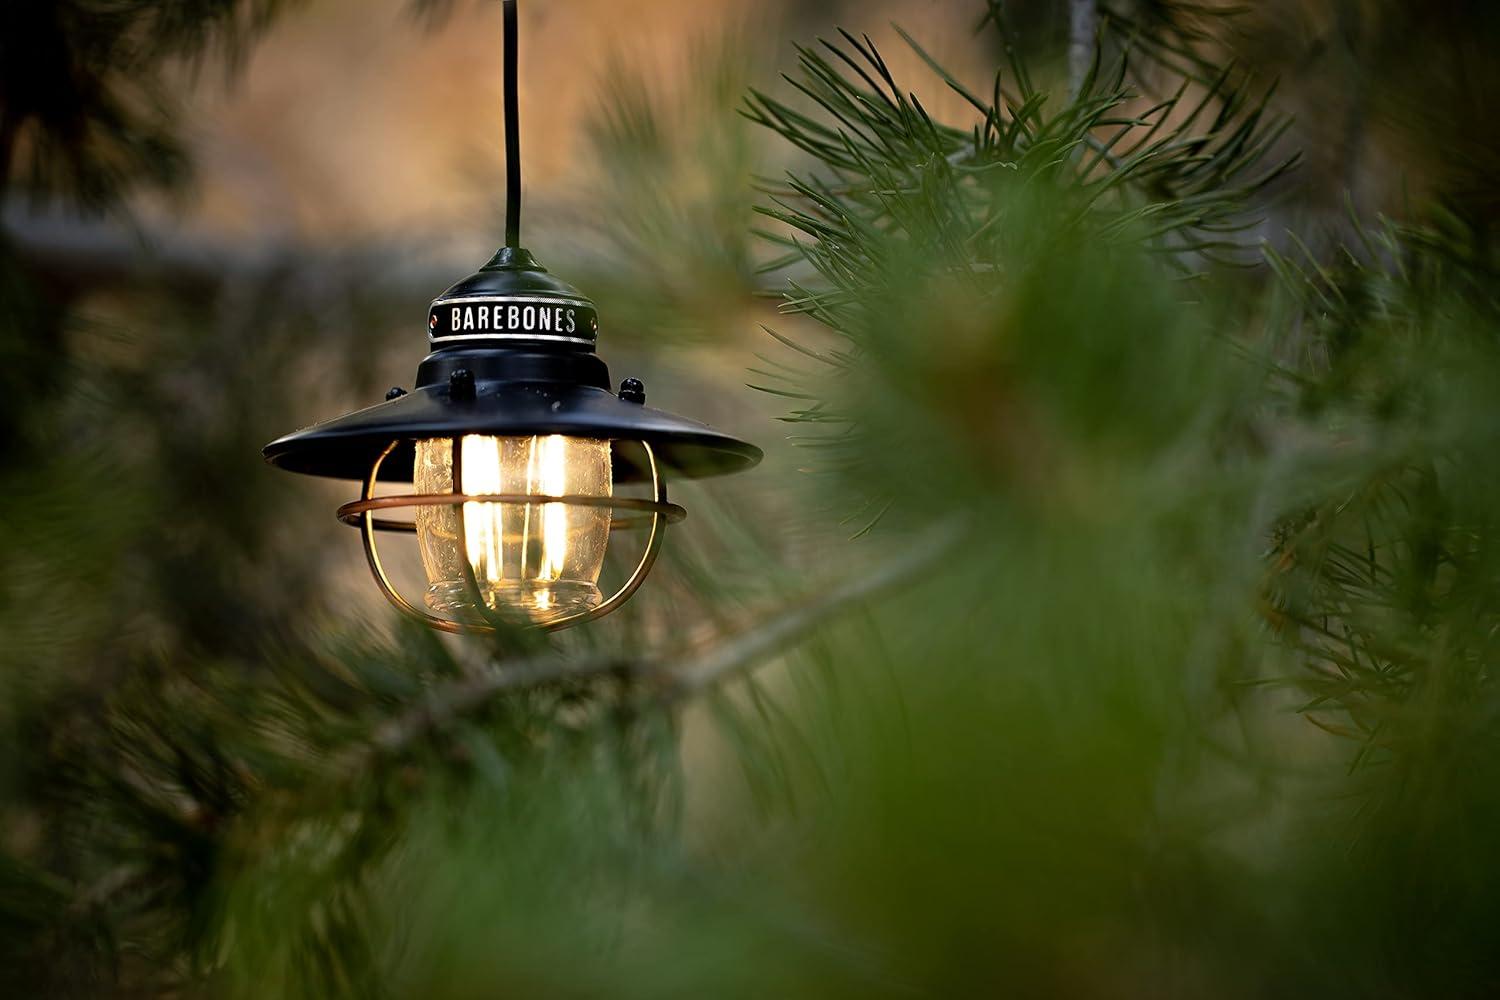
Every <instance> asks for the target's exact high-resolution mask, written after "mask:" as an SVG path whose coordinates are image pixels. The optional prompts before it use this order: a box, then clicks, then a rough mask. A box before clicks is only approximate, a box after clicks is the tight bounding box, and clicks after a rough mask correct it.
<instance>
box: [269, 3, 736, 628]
mask: <svg viewBox="0 0 1500 1000" xmlns="http://www.w3.org/2000/svg"><path fill="white" fill-rule="evenodd" d="M504 9H505V28H506V37H505V71H506V78H505V84H506V95H505V97H506V151H507V157H506V161H507V168H508V169H507V174H508V184H507V204H506V207H507V212H506V218H507V226H506V230H507V233H506V236H507V239H506V246H505V247H504V248H502V249H501V250H500V251H499V252H497V253H496V254H495V256H494V257H493V258H492V259H491V260H490V261H489V263H487V264H485V265H484V267H482V268H480V269H479V271H477V272H476V273H474V274H472V275H470V276H469V277H467V278H465V279H463V280H462V281H460V282H458V283H457V284H455V285H453V286H452V287H451V288H449V289H448V290H447V291H445V292H443V293H442V295H440V296H438V298H437V299H436V300H435V301H434V302H433V303H432V306H431V308H430V309H429V311H428V316H427V336H428V341H429V349H430V353H429V354H428V355H427V357H426V358H425V359H424V360H423V361H422V363H421V364H420V365H419V366H418V368H417V377H416V383H415V387H414V388H413V389H412V391H411V392H406V391H404V390H402V389H399V388H398V389H392V390H391V391H390V392H389V393H388V394H387V395H386V400H385V402H383V403H380V404H377V405H375V406H371V407H368V408H367V409H363V410H359V411H357V412H355V413H350V414H347V415H346V416H342V417H337V418H335V419H333V420H329V421H325V422H323V423H319V424H315V425H313V426H312V427H309V428H306V429H304V430H300V431H296V432H295V433H292V434H288V435H286V436H285V437H282V438H278V439H277V440H275V441H273V442H271V443H270V444H268V445H266V447H265V449H264V454H265V457H266V460H267V461H269V462H270V463H271V464H272V465H275V466H277V467H279V468H282V469H286V470H288V471H290V472H301V473H305V474H308V475H315V476H330V477H334V478H340V479H357V480H360V481H361V482H362V484H363V486H362V489H361V491H360V496H359V497H358V498H356V499H355V500H352V501H350V502H349V503H346V504H344V505H343V506H342V507H340V508H339V510H338V516H339V519H340V520H342V521H343V522H344V523H346V524H349V525H353V526H355V527H357V528H359V529H360V533H361V536H362V538H363V541H364V548H365V555H366V557H367V559H368V561H369V564H370V570H371V572H372V574H373V575H374V577H375V581H376V583H377V584H378V586H379V587H380V589H381V591H382V592H383V593H384V594H385V596H386V597H387V598H388V599H389V600H390V601H391V603H393V604H394V605H395V606H396V607H397V608H399V609H401V610H402V611H403V612H405V613H406V614H408V615H410V616H411V617H413V618H416V619H418V620H420V621H423V622H425V623H426V624H428V625H431V626H433V627H434V628H438V629H442V630H444V631H449V632H458V631H479V632H485V631H491V630H493V628H494V627H495V626H496V625H497V624H499V623H500V621H502V620H511V621H514V620H517V619H521V618H524V619H525V620H528V621H530V622H531V623H532V624H534V625H537V626H539V627H541V628H545V629H557V628H563V627H566V626H568V625H573V624H577V623H579V622H584V621H590V620H592V619H594V618H598V617H600V616H602V615H605V614H607V613H609V612H610V611H613V610H614V609H615V608H617V607H619V606H620V605H621V604H623V603H624V602H625V601H626V600H627V599H629V597H630V595H631V594H633V593H634V592H635V590H636V589H637V588H638V587H639V586H640V585H641V582H642V581H643V580H644V579H645V577H646V574H647V573H648V572H649V571H650V569H651V565H652V563H653V562H654V561H655V559H656V555H657V552H658V551H659V550H660V548H661V544H662V537H663V533H664V532H665V529H666V526H667V524H669V523H672V522H676V521H680V520H681V519H682V518H683V517H684V516H686V512H685V511H684V510H683V509H682V508H681V507H679V506H678V505H676V504H674V503H671V502H669V501H668V500H667V485H666V480H667V477H668V476H669V475H671V476H680V477H685V478H697V477H702V476H712V475H719V474H722V473H727V472H736V471H739V470H741V469H746V468H749V467H750V466H752V465H754V464H755V463H756V462H758V461H760V457H761V452H760V449H758V448H756V447H755V446H754V445H752V444H748V443H746V442H744V441H740V440H738V439H736V438H734V437H731V436H729V435H727V434H723V433H721V432H719V431H716V430H713V429H712V428H710V427H707V426H704V425H703V424H700V423H697V422H696V421H692V420H688V419H685V418H683V417H678V416H674V415H672V414H670V413H665V412H662V411H660V410H654V409H651V408H649V407H647V406H646V405H645V402H646V393H645V387H644V386H643V385H642V384H641V382H640V381H639V380H637V379H632V378H627V379H625V380H624V381H623V382H621V383H620V388H619V391H618V393H616V392H613V391H611V389H610V385H611V383H610V378H609V370H608V368H607V367H606V366H605V364H604V362H603V360H601V359H600V358H599V356H598V355H597V354H595V353H594V347H595V340H596V337H597V334H598V327H599V324H598V317H597V313H596V312H595V309H594V303H593V302H591V301H589V299H587V298H586V297H584V296H583V295H582V294H581V293H579V292H578V290H577V289H575V288H573V287H572V286H571V285H569V284H567V283H566V282H563V281H560V280H558V279H557V278H556V277H554V276H553V275H551V274H549V273H548V272H547V270H546V268H544V267H542V266H541V265H540V264H539V263H538V262H537V261H536V259H535V258H534V257H533V256H532V255H531V254H530V253H529V252H528V251H526V250H524V249H522V248H521V247H520V241H519V229H520V226H519V219H520V160H519V156H518V147H519V138H518V134H517V133H518V129H517V114H516V104H517V100H516V79H515V77H516V23H515V3H514V0H506V3H505V5H504ZM382 482H410V483H412V489H411V491H410V492H403V493H400V494H396V495H382V496H377V495H376V485H377V484H378V483H382ZM630 483H642V484H646V485H648V487H649V491H650V492H649V494H648V495H647V496H645V497H630V496H621V495H618V494H617V492H616V490H617V487H620V486H622V485H626V484H630ZM398 508H409V509H411V510H412V512H413V516H412V520H410V521H402V520H392V519H389V518H387V517H383V516H381V515H382V513H383V512H387V511H391V510H394V509H398ZM627 528H639V529H643V530H644V531H645V532H646V535H645V541H644V543H643V546H642V554H641V557H640V560H639V562H638V563H637V564H636V567H635V570H634V571H633V572H632V573H631V574H630V575H629V577H627V579H626V580H625V582H624V583H623V584H622V585H621V586H620V587H619V588H618V589H617V590H615V591H614V593H613V594H612V595H611V596H609V597H607V598H606V597H604V596H603V595H602V593H601V591H600V590H599V586H598V584H599V575H600V570H601V567H602V566H603V562H604V554H605V551H606V549H607V548H608V546H609V545H610V544H611V542H612V537H613V535H614V533H615V532H616V531H619V530H623V529H627ZM380 531H403V532H409V533H414V534H415V535H416V541H417V546H418V549H419V550H420V554H421V557H422V565H423V568H424V570H425V571H426V575H427V583H428V586H427V591H426V594H425V595H424V596H423V597H422V598H421V599H420V600H419V601H415V602H414V601H411V600H408V599H407V598H406V597H405V596H403V595H402V594H401V593H400V592H399V591H398V589H397V588H396V586H395V585H394V584H393V583H392V581H391V579H390V577H389V576H388V574H387V573H386V570H385V566H384V563H383V562H382V560H381V556H380V550H379V547H378V544H377V535H376V533H377V532H380Z"/></svg>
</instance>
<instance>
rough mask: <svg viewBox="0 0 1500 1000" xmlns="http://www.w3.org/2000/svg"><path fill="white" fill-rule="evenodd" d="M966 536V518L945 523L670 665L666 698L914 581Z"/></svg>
mask: <svg viewBox="0 0 1500 1000" xmlns="http://www.w3.org/2000/svg"><path fill="white" fill-rule="evenodd" d="M961 536H962V530H961V523H960V522H957V521H949V522H944V523H942V524H939V525H937V526H936V527H934V528H932V529H930V530H928V531H927V532H926V533H924V534H923V535H922V536H921V537H920V538H919V539H918V540H917V541H916V542H915V543H913V544H912V545H911V547H910V548H908V549H907V550H906V551H905V552H903V553H902V554H901V555H899V556H897V557H896V558H894V559H892V560H891V561H890V562H887V563H885V564H884V565H882V566H879V567H876V568H875V569H874V570H872V571H871V572H869V573H866V574H864V575H862V576H860V577H859V578H857V579H854V580H850V581H849V582H847V583H844V584H842V585H841V586H838V587H834V588H833V589H832V590H828V591H826V592H825V593H824V594H823V596H822V597H820V598H818V599H817V600H813V601H803V602H798V603H796V604H793V605H792V606H791V607H790V608H789V609H788V610H787V611H785V612H783V613H782V614H780V615H778V616H776V617H775V618H772V619H770V620H769V621H765V622H762V623H760V624H758V625H756V626H755V627H754V628H752V629H748V630H746V631H745V632H742V633H740V634H739V635H737V636H735V637H733V638H731V639H728V640H726V641H724V642H721V643H718V644H716V645H714V646H712V647H710V648H709V649H708V650H706V651H705V652H704V653H702V654H700V655H699V656H696V657H693V658H691V659H688V660H684V661H680V662H678V663H677V664H675V665H673V666H671V667H668V668H666V669H665V670H664V671H663V673H664V675H665V676H666V678H667V680H668V686H667V688H666V692H665V695H666V698H667V699H668V700H675V699H680V698H685V697H688V696H690V695H693V694H696V693H698V692H699V691H702V690H703V689H704V688H707V687H710V686H712V685H714V684H716V683H718V682H719V681H721V680H723V679H724V678H725V677H727V676H728V675H730V674H732V673H734V672H735V671H737V670H742V669H744V668H746V667H749V666H752V665H754V664H756V663H759V662H760V661H762V660H764V659H766V658H767V657H770V656H773V655H775V654H776V653H779V652H781V651H782V650H783V649H785V648H786V647H787V646H789V645H791V644H792V643H793V642H795V641H796V640H797V639H800V638H801V637H802V636H804V635H806V634H807V633H808V632H810V631H812V630H813V629H814V628H816V627H817V626H818V625H821V624H822V623H823V622H825V621H827V620H828V619H830V618H832V617H834V616H835V615H837V614H839V613H840V612H842V611H844V610H846V609H847V608H848V607H849V606H850V605H853V604H857V603H859V602H861V601H867V600H869V599H871V598H873V597H876V596H879V595H880V594H881V593H883V592H885V591H887V590H891V589H894V588H895V587H897V586H900V585H901V584H904V583H907V582H909V581H910V580H912V579H913V578H914V577H916V576H917V575H919V574H920V573H921V572H922V571H923V570H925V569H927V568H929V567H930V566H932V565H933V564H934V563H935V562H937V560H938V558H939V557H941V556H942V555H943V554H944V553H946V552H948V551H949V550H950V549H952V548H953V546H954V545H955V544H956V543H957V542H958V540H959V538H960V537H961Z"/></svg>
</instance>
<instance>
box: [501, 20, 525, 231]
mask: <svg viewBox="0 0 1500 1000" xmlns="http://www.w3.org/2000/svg"><path fill="white" fill-rule="evenodd" d="M504 2H505V245H506V246H508V247H510V248H511V249H513V250H516V249H520V246H521V110H520V99H519V98H518V96H517V94H516V61H517V60H516V35H517V31H516V0H504Z"/></svg>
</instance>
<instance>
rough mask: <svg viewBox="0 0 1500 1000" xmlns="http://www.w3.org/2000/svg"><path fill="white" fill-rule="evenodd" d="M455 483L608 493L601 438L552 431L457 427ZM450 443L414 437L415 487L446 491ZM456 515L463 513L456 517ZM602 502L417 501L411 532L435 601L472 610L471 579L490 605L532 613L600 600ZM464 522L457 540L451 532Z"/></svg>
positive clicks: (493, 489)
mask: <svg viewBox="0 0 1500 1000" xmlns="http://www.w3.org/2000/svg"><path fill="white" fill-rule="evenodd" d="M459 449H460V451H459V455H460V458H461V479H462V481H461V483H460V489H459V491H458V492H461V493H463V494H466V495H468V496H483V495H502V494H503V495H511V496H522V495H524V496H531V497H538V498H541V497H565V496H586V497H607V496H610V495H611V493H612V490H613V482H612V479H611V474H610V446H609V442H608V441H602V440H598V439H594V438H574V437H566V436H564V435H560V434H550V435H545V436H535V437H509V438H502V437H490V436H486V435H477V434H470V435H465V436H464V437H462V438H461V439H460V441H459ZM452 457H453V443H452V441H451V440H450V439H448V438H430V439H427V440H424V441H418V442H417V454H416V467H415V471H414V475H413V479H414V480H415V486H416V488H417V491H418V492H420V493H447V492H452V484H453V460H452ZM460 517H461V518H462V520H461V521H460ZM609 525H610V510H609V508H608V507H590V506H581V505H576V504H568V503H548V502H544V501H542V500H540V499H538V500H537V501H531V502H501V503H497V502H493V501H484V500H470V501H465V502H464V503H463V504H462V505H461V511H460V510H456V509H455V508H454V507H453V506H451V505H434V506H424V507H419V508H417V524H416V527H417V539H418V542H419V543H420V546H421V550H422V563H423V566H424V568H425V569H426V570H427V578H428V583H429V584H430V586H429V587H428V591H427V603H428V605H429V606H431V607H432V608H433V609H434V610H438V611H448V612H450V613H455V614H463V613H465V612H469V613H472V612H473V610H474V609H475V607H476V602H475V586H472V585H470V583H469V581H468V578H467V577H468V573H466V571H465V566H464V563H465V562H467V563H468V571H469V572H472V574H473V580H474V585H477V589H478V596H479V597H480V598H481V599H482V600H483V601H484V603H485V604H486V605H487V606H488V607H490V608H501V607H513V608H516V609H518V610H520V611H524V612H525V613H526V614H528V615H530V616H531V617H532V618H533V619H535V620H537V621H547V620H550V619H552V618H557V617H561V616H564V615H570V614H575V613H577V612H579V611H585V610H588V609H589V608H591V607H593V606H595V605H596V604H598V603H599V600H600V595H599V588H598V586H597V584H598V580H599V571H600V569H601V568H602V566H603V563H604V549H605V546H606V544H607V543H608V539H609ZM460 528H462V536H463V537H462V545H460V544H459V533H460Z"/></svg>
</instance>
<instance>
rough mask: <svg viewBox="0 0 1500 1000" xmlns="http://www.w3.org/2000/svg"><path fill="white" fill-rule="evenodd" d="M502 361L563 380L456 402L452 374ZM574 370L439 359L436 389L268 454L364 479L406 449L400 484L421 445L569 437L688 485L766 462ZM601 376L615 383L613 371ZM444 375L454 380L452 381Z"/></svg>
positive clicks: (518, 359) (563, 365) (637, 475)
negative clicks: (612, 446)
mask: <svg viewBox="0 0 1500 1000" xmlns="http://www.w3.org/2000/svg"><path fill="white" fill-rule="evenodd" d="M492 353H498V352H492ZM497 360H502V361H503V362H505V363H506V364H507V365H511V366H514V367H521V366H522V365H528V366H535V367H538V368H542V369H548V368H550V369H554V371H552V372H551V375H552V377H551V378H543V377H540V374H539V373H538V372H537V371H530V372H527V373H524V374H523V375H522V377H513V376H508V375H506V374H505V373H504V372H497V373H496V374H495V375H494V377H491V378H483V377H476V378H475V380H474V383H473V393H474V395H473V397H472V398H466V394H467V390H466V389H465V388H464V387H463V385H462V382H463V380H462V377H461V379H460V385H459V387H458V388H459V395H460V397H461V398H459V399H454V395H453V388H454V387H453V386H452V385H450V379H451V375H452V372H454V371H459V372H464V371H467V372H469V373H470V374H473V373H474V370H475V368H478V367H482V365H483V363H484V362H494V361H497ZM592 360H598V359H596V358H594V359H592ZM568 361H569V359H567V358H562V357H553V356H541V357H536V358H528V357H526V356H524V355H523V354H522V353H520V352H515V354H514V356H512V357H509V358H504V359H494V358H485V359H479V358H473V357H464V356H462V354H461V353H460V352H454V356H451V357H440V356H439V355H433V356H432V357H430V358H428V359H427V361H424V362H423V368H424V369H427V368H432V369H437V370H438V371H437V375H436V381H435V382H429V383H428V384H425V385H424V384H421V382H420V376H419V383H418V385H417V387H416V389H414V390H413V391H412V392H409V393H404V394H402V395H400V396H397V397H396V398H394V399H390V400H387V401H386V402H383V403H378V404H376V405H375V406H370V407H366V408H365V409H363V410H357V411H355V412H354V413H350V414H346V415H345V416H342V417H335V418H334V419H332V420H327V421H324V422H322V423H319V424H314V425H313V426H311V427H308V428H306V429H304V430H300V431H295V432H293V433H291V434H288V435H286V436H285V437H280V438H277V439H276V440H275V441H272V442H271V443H270V444H268V445H266V447H265V452H264V453H265V456H266V460H267V461H268V462H270V463H271V464H272V465H274V466H276V467H277V468H280V469H286V470H287V471H288V472H300V473H304V474H306V475H312V476H330V477H332V478H335V479H363V478H364V477H365V474H366V473H368V472H369V471H370V466H371V465H373V464H374V462H375V459H376V457H377V456H378V455H379V454H380V453H381V452H382V451H384V450H385V448H386V446H387V445H389V444H390V443H391V442H392V441H397V442H399V443H398V444H397V447H396V450H395V451H393V452H392V453H391V454H390V455H389V457H387V458H386V461H385V472H386V474H387V475H388V476H389V477H390V478H391V479H396V480H409V479H410V478H411V472H412V452H413V449H412V443H413V442H414V441H416V440H418V439H421V438H439V437H454V436H458V435H464V434H487V435H494V436H496V437H525V436H529V435H533V434H563V435H567V436H570V437H588V438H603V439H606V440H612V441H644V442H646V443H648V444H650V445H651V446H652V449H653V450H654V451H655V453H656V459H657V461H658V462H659V463H660V464H661V466H662V468H663V470H664V471H665V472H666V473H667V474H668V475H672V476H680V477H683V478H687V479H698V478H702V477H705V476H716V475H721V474H723V473H728V472H738V471H740V470H742V469H748V468H750V467H751V466H753V465H754V464H755V463H756V462H758V461H760V457H761V452H760V449H759V448H757V447H755V446H754V445H752V444H747V443H746V442H744V441H741V440H739V439H738V438H735V437H732V436H730V435H728V434H725V433H723V432H721V431H716V430H714V429H713V428H712V427H708V426H706V425H704V424H700V423H698V422H697V421H696V420H689V419H687V418H686V417H679V416H676V415H675V414H671V413H666V412H663V411H662V410H656V409H652V408H651V407H649V406H645V405H644V404H641V403H632V402H628V401H626V400H625V399H622V398H620V397H619V396H617V395H616V394H615V393H613V392H611V391H610V390H609V389H607V388H604V387H603V386H600V385H595V384H590V383H584V382H577V381H568V380H567V368H568V367H570V366H569V364H568ZM598 368H599V371H600V372H601V374H605V377H607V370H606V369H605V368H604V365H603V362H600V363H599V365H598ZM442 369H447V370H448V374H447V375H443V374H442ZM559 369H560V370H559ZM614 461H615V479H616V481H617V482H639V481H641V480H643V479H646V478H647V477H648V476H649V472H648V470H646V469H644V468H643V467H642V466H641V463H640V462H639V461H638V458H637V456H633V455H630V454H628V453H626V452H624V451H621V452H620V453H618V454H616V455H615V456H614Z"/></svg>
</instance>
